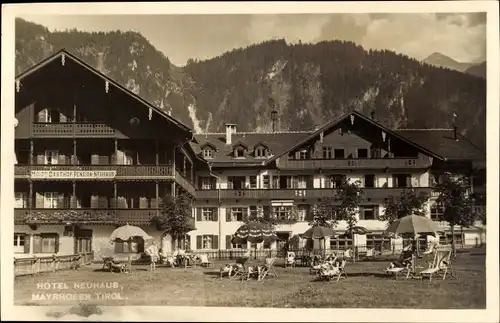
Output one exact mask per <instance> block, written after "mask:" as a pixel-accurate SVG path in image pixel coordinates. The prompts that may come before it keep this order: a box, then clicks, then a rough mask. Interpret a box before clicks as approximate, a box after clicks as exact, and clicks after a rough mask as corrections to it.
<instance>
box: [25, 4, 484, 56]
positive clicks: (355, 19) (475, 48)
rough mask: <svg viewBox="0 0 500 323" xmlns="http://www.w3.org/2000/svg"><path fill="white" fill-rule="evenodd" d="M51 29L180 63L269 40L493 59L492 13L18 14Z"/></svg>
mask: <svg viewBox="0 0 500 323" xmlns="http://www.w3.org/2000/svg"><path fill="white" fill-rule="evenodd" d="M19 17H20V18H23V19H25V20H28V21H32V22H35V23H38V24H41V25H43V26H45V27H47V28H48V29H49V30H50V31H54V30H61V31H63V30H66V29H73V28H76V29H78V30H81V31H111V30H122V31H128V30H133V31H137V32H140V33H141V34H142V35H143V36H144V37H146V38H147V39H148V40H149V41H150V42H151V43H152V44H153V45H154V46H155V47H156V48H157V49H158V50H160V51H162V52H163V53H164V54H165V56H167V57H168V58H169V59H170V61H171V62H172V63H174V64H175V65H179V66H182V65H185V63H186V61H187V60H188V59H189V58H196V59H200V60H202V59H209V58H212V57H215V56H218V55H220V54H222V53H223V52H226V51H228V50H231V49H233V48H238V47H244V46H247V45H250V44H253V43H257V42H261V41H264V40H269V39H275V38H284V39H285V40H286V41H287V42H289V43H293V42H297V41H298V40H301V41H302V42H303V43H307V42H311V43H316V42H318V41H323V40H334V39H340V40H348V41H353V42H355V43H357V44H359V45H362V46H363V47H364V48H365V49H369V48H372V49H388V50H393V51H396V52H398V53H402V54H406V55H408V56H410V57H414V58H416V59H418V60H422V59H424V58H426V57H427V56H429V55H430V54H432V53H433V52H440V53H442V54H444V55H447V56H449V57H451V58H453V59H455V60H456V61H459V62H479V61H484V60H486V14H485V13H450V14H449V13H426V14H415V13H396V14H380V13H377V14H369V13H353V14H285V15H284V14H281V15H279V14H256V15H246V14H239V15H236V14H233V15H86V16H85V15H81V16H72V15H71V16H70V15H57V16H56V15H38V16H33V15H31V16H22V15H21V16H19Z"/></svg>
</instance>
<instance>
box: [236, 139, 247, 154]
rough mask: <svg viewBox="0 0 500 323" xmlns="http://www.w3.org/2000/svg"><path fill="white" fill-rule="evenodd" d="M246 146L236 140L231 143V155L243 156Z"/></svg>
mask: <svg viewBox="0 0 500 323" xmlns="http://www.w3.org/2000/svg"><path fill="white" fill-rule="evenodd" d="M246 150H247V146H246V145H245V144H244V143H242V142H237V143H236V144H234V145H233V156H234V158H244V157H245V152H246Z"/></svg>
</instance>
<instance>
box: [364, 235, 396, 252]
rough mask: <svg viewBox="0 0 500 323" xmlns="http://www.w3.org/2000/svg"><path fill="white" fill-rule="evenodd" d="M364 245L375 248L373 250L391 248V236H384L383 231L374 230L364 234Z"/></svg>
mask: <svg viewBox="0 0 500 323" xmlns="http://www.w3.org/2000/svg"><path fill="white" fill-rule="evenodd" d="M366 247H367V248H375V250H378V251H382V250H391V249H392V248H391V238H390V237H388V236H384V234H383V232H374V233H367V234H366Z"/></svg>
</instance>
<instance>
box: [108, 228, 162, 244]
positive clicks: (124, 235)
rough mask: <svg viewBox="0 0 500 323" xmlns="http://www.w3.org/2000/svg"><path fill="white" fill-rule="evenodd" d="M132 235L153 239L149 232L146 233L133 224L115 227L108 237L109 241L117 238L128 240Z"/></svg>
mask: <svg viewBox="0 0 500 323" xmlns="http://www.w3.org/2000/svg"><path fill="white" fill-rule="evenodd" d="M133 237H140V238H143V239H144V240H150V239H153V237H151V236H150V235H149V234H147V233H146V232H145V231H144V230H142V229H141V228H139V227H136V226H133V225H128V224H126V225H124V226H121V227H119V228H116V229H115V230H114V231H113V232H112V233H111V236H110V237H109V239H110V240H111V241H115V240H117V239H120V240H128V239H131V238H133Z"/></svg>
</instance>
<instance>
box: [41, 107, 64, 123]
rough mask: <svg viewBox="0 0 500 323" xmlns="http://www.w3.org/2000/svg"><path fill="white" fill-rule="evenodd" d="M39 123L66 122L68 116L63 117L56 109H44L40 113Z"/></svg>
mask: <svg viewBox="0 0 500 323" xmlns="http://www.w3.org/2000/svg"><path fill="white" fill-rule="evenodd" d="M38 122H44V123H52V122H66V116H64V115H62V113H60V112H59V110H57V109H54V108H50V109H42V110H40V112H38Z"/></svg>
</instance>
